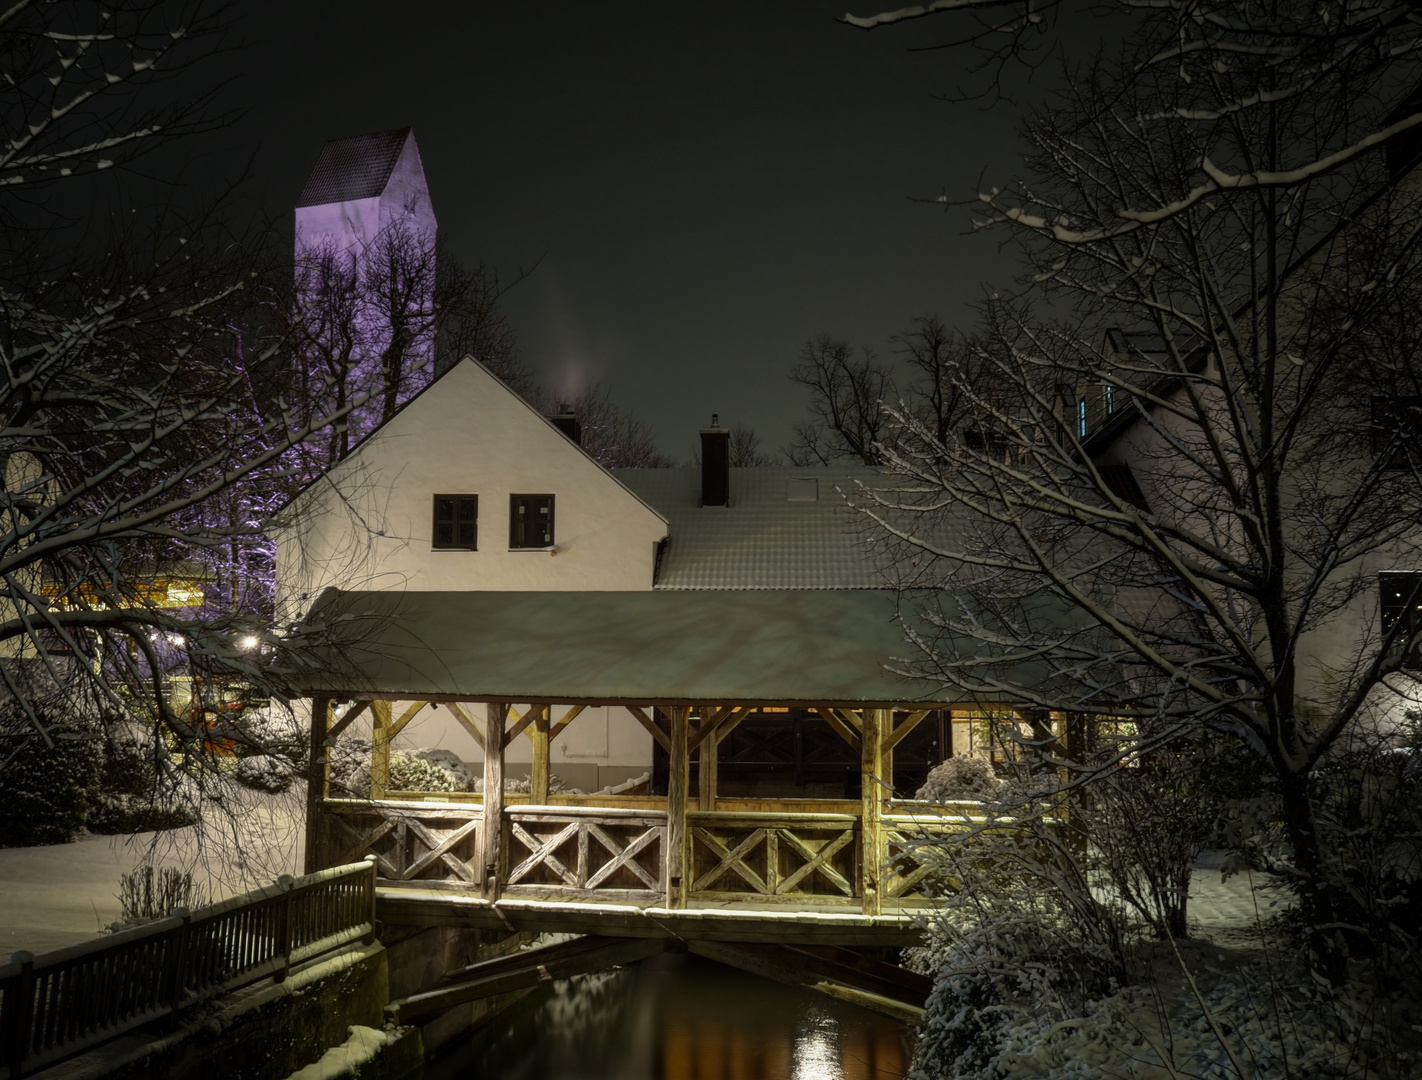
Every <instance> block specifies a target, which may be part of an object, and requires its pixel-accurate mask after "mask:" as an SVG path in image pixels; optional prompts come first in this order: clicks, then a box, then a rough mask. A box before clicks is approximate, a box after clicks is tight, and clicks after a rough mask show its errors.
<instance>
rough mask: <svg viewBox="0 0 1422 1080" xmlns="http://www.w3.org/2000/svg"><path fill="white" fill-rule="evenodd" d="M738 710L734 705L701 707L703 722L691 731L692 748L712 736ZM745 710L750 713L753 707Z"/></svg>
mask: <svg viewBox="0 0 1422 1080" xmlns="http://www.w3.org/2000/svg"><path fill="white" fill-rule="evenodd" d="M736 711H737V710H736V706H734V705H727V706H726V707H725V708H723V709H713V708H711V706H709V705H707V706H703V708H702V709H701V724H700V726H699V727H698V728H697V729H696V730H695V731H694V732H692V733H691V748H692V749H693V750H695V749H696V748H697V747H698V746H700V745H701V744H702V742H703V741H705V740H706V739H707V738H709V737H710V736H711V734H712V732H715V731H717V730H718V729H719V728H720V726H721V725H722V724H723V723H724V722H725V721H726V720H728V719H730V718H731V717H732V716H734V715H735V713H736ZM745 711H746V712H748V713H749V712H750V711H751V709H750V708H747V709H746V710H745Z"/></svg>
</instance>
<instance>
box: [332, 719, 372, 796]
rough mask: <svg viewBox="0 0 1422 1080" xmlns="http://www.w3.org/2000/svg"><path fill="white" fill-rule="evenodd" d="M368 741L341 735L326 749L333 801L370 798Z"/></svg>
mask: <svg viewBox="0 0 1422 1080" xmlns="http://www.w3.org/2000/svg"><path fill="white" fill-rule="evenodd" d="M370 749H371V747H370V740H369V739H359V738H356V737H355V736H352V735H342V736H341V737H340V738H338V739H337V740H336V742H335V745H334V746H331V747H330V748H328V750H327V752H326V759H327V760H328V761H329V762H330V777H331V797H332V798H333V799H368V798H370Z"/></svg>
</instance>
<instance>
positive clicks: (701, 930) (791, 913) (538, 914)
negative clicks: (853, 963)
mask: <svg viewBox="0 0 1422 1080" xmlns="http://www.w3.org/2000/svg"><path fill="white" fill-rule="evenodd" d="M858 908H859V904H858V903H857V902H856V903H854V904H841V905H815V909H814V910H805V909H804V908H803V907H798V906H797V907H785V906H778V907H772V906H763V905H753V904H750V903H747V902H745V901H742V902H739V903H736V904H735V905H734V906H732V905H731V904H714V903H707V904H698V903H695V902H693V903H692V905H691V906H688V907H684V908H668V907H664V906H660V905H658V906H646V907H638V906H636V905H634V904H630V903H628V904H617V903H570V902H568V901H563V900H557V899H536V898H532V897H503V898H501V899H499V900H497V901H494V902H490V901H488V900H485V899H483V898H482V897H477V896H460V895H452V894H451V893H449V892H447V891H444V890H422V889H409V888H390V887H381V888H378V889H377V890H376V915H377V918H379V919H380V921H381V922H382V923H384V924H385V925H387V926H458V927H464V928H468V929H475V930H494V931H502V932H505V933H507V932H511V931H528V932H531V933H565V934H598V935H601V936H604V937H624V938H667V937H670V938H674V939H677V940H680V941H687V942H692V941H730V942H769V943H774V944H779V945H845V946H853V947H864V946H885V947H893V946H904V945H917V944H920V943H921V942H922V930H921V929H920V921H919V914H918V913H909V912H907V911H903V912H897V913H894V914H888V915H864V914H863V913H862V912H860V911H859V910H858Z"/></svg>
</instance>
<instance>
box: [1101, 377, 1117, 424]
mask: <svg viewBox="0 0 1422 1080" xmlns="http://www.w3.org/2000/svg"><path fill="white" fill-rule="evenodd" d="M1106 375H1107V377H1108V378H1109V377H1110V375H1111V373H1110V372H1109V371H1108V372H1107V373H1106ZM1101 411H1102V412H1104V413H1105V414H1106V415H1107V416H1110V415H1111V414H1112V413H1114V412H1115V411H1116V388H1115V387H1114V386H1113V385H1111V384H1110V383H1109V382H1108V383H1102V384H1101Z"/></svg>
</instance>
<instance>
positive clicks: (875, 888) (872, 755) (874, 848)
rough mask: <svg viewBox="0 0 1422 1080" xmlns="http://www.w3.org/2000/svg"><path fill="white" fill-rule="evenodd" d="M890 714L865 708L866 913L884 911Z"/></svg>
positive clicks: (862, 865)
mask: <svg viewBox="0 0 1422 1080" xmlns="http://www.w3.org/2000/svg"><path fill="white" fill-rule="evenodd" d="M889 715H891V714H889V713H888V711H887V710H885V709H865V710H864V731H863V742H862V748H861V754H860V759H859V782H860V784H861V785H862V790H861V795H862V798H863V809H862V810H861V812H860V815H859V836H860V840H861V841H862V848H861V851H860V859H859V869H860V879H859V880H860V884H859V897H860V902H861V903H862V904H863V911H864V914H865V915H878V914H880V913H881V912H882V911H883V900H884V898H883V887H882V883H881V881H880V874H881V871H882V864H883V858H884V842H883V836H882V835H881V830H880V820H879V819H880V816H881V814H882V812H883V806H884V803H883V792H882V791H881V790H880V786H879V785H880V781H881V777H882V776H883V772H884V754H883V724H884V720H885V718H886V717H887V716H889Z"/></svg>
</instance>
